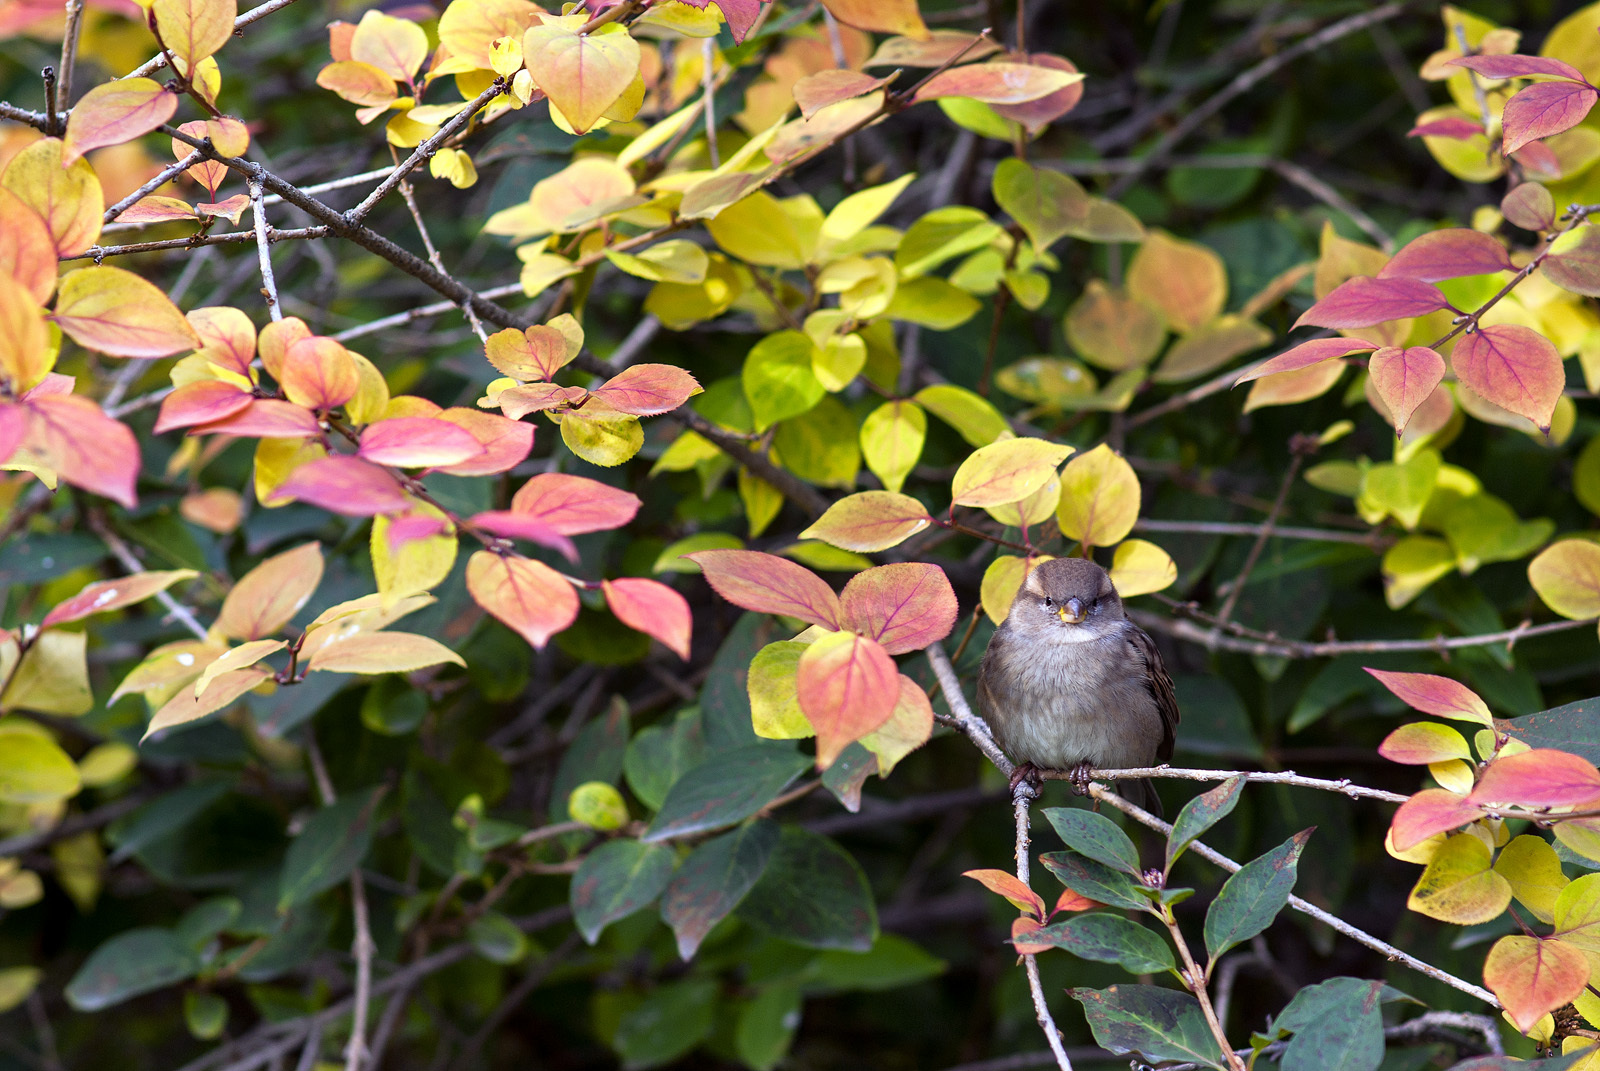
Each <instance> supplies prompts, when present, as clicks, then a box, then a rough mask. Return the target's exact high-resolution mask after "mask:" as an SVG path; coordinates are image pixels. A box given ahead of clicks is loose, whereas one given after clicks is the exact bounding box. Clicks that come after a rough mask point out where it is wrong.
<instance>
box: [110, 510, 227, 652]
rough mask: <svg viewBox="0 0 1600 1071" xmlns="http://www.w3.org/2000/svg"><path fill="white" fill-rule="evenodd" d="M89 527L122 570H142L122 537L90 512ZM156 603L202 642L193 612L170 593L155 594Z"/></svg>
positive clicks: (202, 633)
mask: <svg viewBox="0 0 1600 1071" xmlns="http://www.w3.org/2000/svg"><path fill="white" fill-rule="evenodd" d="M89 527H90V528H91V529H93V531H94V534H95V535H97V536H99V537H100V542H102V543H104V544H105V545H106V549H108V550H109V551H111V554H112V556H113V557H115V558H116V559H117V561H119V562H121V563H122V567H123V568H124V569H126V570H128V572H130V573H138V572H142V571H143V570H144V563H143V562H141V561H139V559H138V557H136V556H135V555H134V553H133V550H132V548H130V547H129V546H128V544H127V543H125V542H123V540H122V537H121V536H119V535H117V533H115V532H113V531H112V530H111V526H110V525H108V524H106V522H105V518H104V517H102V516H100V515H99V514H98V513H95V512H91V513H90V514H89ZM156 601H157V602H159V603H160V604H161V605H162V606H164V607H166V610H167V614H168V616H170V617H172V618H173V620H175V621H177V622H178V623H180V624H181V625H183V627H184V628H186V629H188V630H189V632H190V633H192V634H193V636H194V638H195V639H197V640H203V639H205V638H206V627H205V626H204V625H202V624H201V623H200V619H199V618H197V617H195V616H194V611H193V610H191V609H189V608H188V607H187V606H185V605H183V604H182V603H181V602H179V601H178V600H177V599H174V598H173V597H172V593H171V592H170V591H158V592H156Z"/></svg>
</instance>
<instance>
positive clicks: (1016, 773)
mask: <svg viewBox="0 0 1600 1071" xmlns="http://www.w3.org/2000/svg"><path fill="white" fill-rule="evenodd" d="M1042 783H1043V779H1042V778H1041V777H1040V776H1039V767H1037V766H1035V765H1034V764H1033V763H1031V762H1024V763H1020V764H1019V765H1017V766H1016V767H1015V768H1014V769H1012V771H1011V798H1012V799H1016V796H1017V786H1018V785H1023V784H1025V785H1027V786H1028V794H1029V795H1030V796H1031V797H1034V798H1037V797H1038V795H1039V786H1040V785H1041V784H1042Z"/></svg>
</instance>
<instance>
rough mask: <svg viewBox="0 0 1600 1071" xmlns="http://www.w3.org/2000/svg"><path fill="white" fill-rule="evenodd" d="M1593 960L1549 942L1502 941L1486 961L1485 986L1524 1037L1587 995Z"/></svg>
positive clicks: (1531, 939) (1513, 938) (1515, 938)
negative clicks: (1549, 1015) (1563, 1006)
mask: <svg viewBox="0 0 1600 1071" xmlns="http://www.w3.org/2000/svg"><path fill="white" fill-rule="evenodd" d="M1588 981H1589V959H1588V956H1587V955H1585V953H1584V951H1583V949H1581V948H1578V947H1576V946H1574V945H1571V944H1568V943H1567V942H1565V941H1560V940H1556V939H1553V938H1547V937H1524V936H1521V935H1514V936H1510V937H1502V938H1500V940H1498V941H1496V942H1495V943H1494V947H1493V948H1491V949H1490V950H1489V955H1488V958H1486V959H1485V960H1484V961H1483V982H1484V984H1485V985H1487V986H1488V987H1489V988H1490V989H1492V990H1494V995H1495V996H1497V997H1499V998H1500V1003H1501V1004H1502V1005H1504V1006H1505V1009H1506V1014H1507V1015H1508V1016H1510V1017H1511V1021H1512V1022H1513V1023H1515V1024H1516V1027H1517V1029H1518V1030H1521V1031H1523V1032H1524V1033H1526V1032H1528V1031H1530V1030H1532V1029H1533V1028H1534V1027H1535V1026H1536V1025H1538V1022H1539V1020H1540V1019H1543V1018H1544V1017H1545V1016H1546V1015H1548V1014H1549V1013H1550V1012H1553V1011H1555V1010H1556V1009H1557V1008H1559V1007H1561V1006H1562V1005H1564V1004H1570V1003H1572V1001H1574V1000H1576V999H1577V998H1578V997H1580V996H1582V995H1583V991H1584V987H1585V986H1586V985H1587V984H1588Z"/></svg>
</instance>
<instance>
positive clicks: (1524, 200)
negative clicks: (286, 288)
mask: <svg viewBox="0 0 1600 1071" xmlns="http://www.w3.org/2000/svg"><path fill="white" fill-rule="evenodd" d="M1500 213H1501V215H1503V216H1505V217H1506V219H1508V220H1510V221H1511V222H1512V223H1514V224H1516V225H1517V226H1518V227H1521V228H1522V229H1523V230H1525V231H1535V232H1538V231H1544V230H1549V229H1550V228H1551V227H1553V226H1555V222H1556V199H1555V198H1554V197H1552V196H1551V194H1550V191H1549V190H1547V189H1545V188H1544V187H1543V186H1541V185H1539V184H1538V183H1537V182H1524V183H1522V184H1521V185H1519V186H1517V187H1516V188H1515V189H1513V190H1512V191H1511V192H1510V193H1508V194H1506V195H1505V197H1503V198H1502V199H1501V201H1500Z"/></svg>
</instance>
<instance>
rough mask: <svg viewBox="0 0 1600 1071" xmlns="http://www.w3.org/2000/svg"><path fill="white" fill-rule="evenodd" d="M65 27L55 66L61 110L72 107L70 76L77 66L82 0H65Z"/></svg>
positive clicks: (81, 24)
mask: <svg viewBox="0 0 1600 1071" xmlns="http://www.w3.org/2000/svg"><path fill="white" fill-rule="evenodd" d="M66 5H67V25H66V28H65V29H64V30H62V32H61V62H60V63H59V64H57V66H56V80H57V83H58V88H57V90H56V100H57V101H58V102H59V103H60V107H61V110H63V111H65V110H66V109H68V108H70V107H72V76H73V74H74V72H75V71H76V70H77V66H78V38H79V37H80V36H81V35H82V31H83V0H66Z"/></svg>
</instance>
